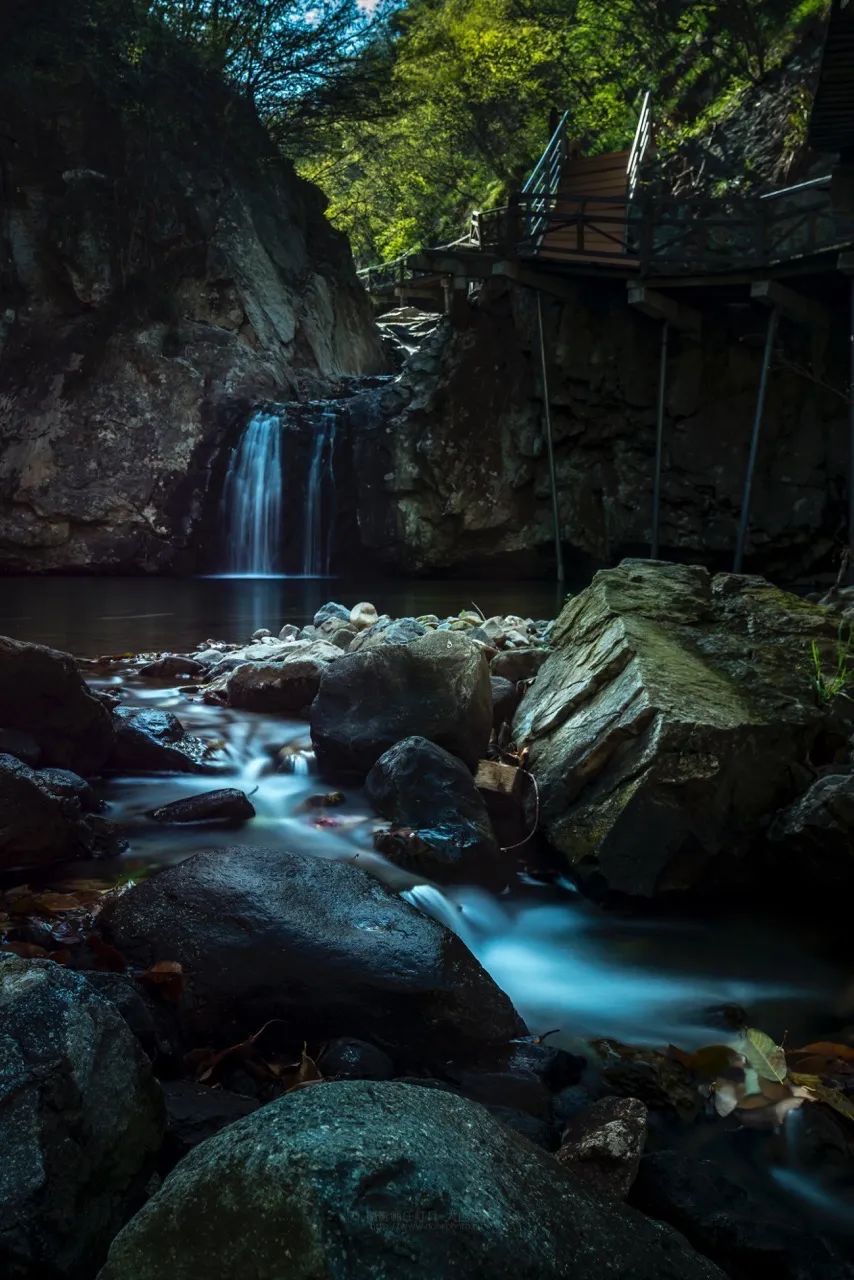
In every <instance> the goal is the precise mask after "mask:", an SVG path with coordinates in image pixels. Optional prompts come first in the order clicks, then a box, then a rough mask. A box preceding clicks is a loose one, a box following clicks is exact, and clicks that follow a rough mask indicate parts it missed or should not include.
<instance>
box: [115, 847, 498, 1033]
mask: <svg viewBox="0 0 854 1280" xmlns="http://www.w3.org/2000/svg"><path fill="white" fill-rule="evenodd" d="M99 925H100V928H101V930H102V932H103V934H104V936H105V937H106V938H107V940H108V941H109V942H111V943H112V944H113V945H114V946H116V947H118V949H119V951H120V952H121V953H122V955H124V956H126V957H127V959H128V960H129V961H130V962H131V963H132V964H135V965H140V966H141V967H142V968H148V967H149V966H150V965H151V964H154V963H155V962H156V961H158V960H172V961H176V960H177V961H178V962H179V963H181V964H182V965H183V966H184V972H185V976H186V980H187V982H186V990H185V995H184V1002H183V1006H182V1010H181V1013H182V1018H183V1023H184V1027H185V1030H186V1033H187V1034H188V1036H189V1037H190V1038H191V1039H193V1040H197V1041H201V1042H202V1043H207V1042H209V1041H211V1040H215V1041H216V1042H217V1043H221V1044H222V1043H225V1044H231V1043H233V1042H234V1040H235V1038H240V1036H241V1035H245V1034H247V1033H251V1032H254V1031H257V1030H258V1028H259V1027H260V1026H261V1025H262V1024H263V1023H264V1022H266V1021H267V1020H268V1019H270V1018H280V1019H282V1020H283V1032H284V1033H285V1034H288V1033H291V1034H292V1036H293V1038H294V1039H295V1040H297V1041H298V1042H300V1043H301V1042H302V1041H303V1040H304V1039H306V1038H312V1037H318V1038H328V1037H335V1036H345V1035H352V1036H357V1037H359V1038H364V1039H367V1040H376V1042H377V1043H378V1044H382V1045H386V1046H389V1045H391V1046H397V1047H398V1048H401V1049H403V1050H405V1051H406V1052H407V1053H415V1054H417V1055H419V1056H431V1055H435V1054H437V1053H442V1052H445V1051H447V1049H448V1048H449V1047H450V1046H453V1045H454V1044H462V1045H473V1044H478V1043H479V1042H481V1041H486V1042H494V1043H498V1042H503V1041H507V1040H510V1039H512V1038H513V1037H514V1036H516V1035H519V1034H520V1033H521V1030H522V1023H521V1021H520V1020H519V1018H518V1016H517V1015H516V1014H515V1012H514V1011H513V1008H512V1006H511V1004H510V1001H509V1000H508V999H507V997H506V996H505V995H504V994H503V993H502V992H501V991H500V990H499V989H498V987H497V986H496V985H495V984H494V982H493V981H492V979H491V978H490V977H489V976H488V975H487V974H486V973H485V972H484V970H483V969H481V967H480V965H479V964H478V962H477V961H476V960H475V958H474V957H473V956H472V955H471V953H470V952H469V951H468V950H467V949H466V947H465V946H464V945H463V943H462V942H460V940H459V939H458V938H457V937H456V936H455V935H454V934H452V933H451V932H450V931H449V930H447V929H446V928H445V927H444V926H443V925H440V924H438V923H437V922H436V921H435V920H432V919H430V918H428V917H427V916H424V915H422V914H421V913H420V912H419V911H417V910H416V909H415V908H414V907H411V906H409V904H408V903H406V902H404V901H403V899H402V898H400V897H399V896H398V895H397V894H395V893H393V892H392V891H391V890H390V889H388V888H386V886H385V885H383V884H381V883H380V882H379V881H378V880H376V879H374V878H373V877H372V876H370V875H368V874H367V872H365V871H362V870H361V869H360V868H358V867H355V866H353V865H351V864H349V863H344V862H336V861H331V860H327V859H324V858H317V857H310V856H306V855H298V854H293V853H287V852H285V851H284V850H281V849H256V848H232V849H218V850H213V851H211V852H208V853H199V854H196V855H195V856H194V857H192V858H189V859H188V860H187V861H186V862H183V863H181V864H180V866H175V867H169V868H167V869H166V870H165V871H162V872H161V873H160V874H159V875H157V876H155V877H152V878H151V879H149V880H146V881H144V882H143V883H141V884H137V885H134V886H133V888H131V889H128V890H127V891H126V892H125V893H124V894H122V896H121V897H120V898H119V899H118V900H117V901H115V902H113V903H111V904H110V905H109V906H107V907H106V908H105V909H104V911H103V912H102V913H101V915H100V917H99Z"/></svg>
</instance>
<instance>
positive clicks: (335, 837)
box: [80, 676, 838, 1048]
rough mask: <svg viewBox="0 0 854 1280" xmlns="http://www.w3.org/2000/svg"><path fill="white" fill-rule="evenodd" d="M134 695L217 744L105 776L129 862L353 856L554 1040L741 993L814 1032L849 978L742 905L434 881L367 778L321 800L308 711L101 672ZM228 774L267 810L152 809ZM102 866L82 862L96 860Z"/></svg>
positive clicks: (634, 1037) (664, 1031)
mask: <svg viewBox="0 0 854 1280" xmlns="http://www.w3.org/2000/svg"><path fill="white" fill-rule="evenodd" d="M105 684H108V685H109V686H111V687H113V688H116V687H119V688H121V690H122V692H123V694H124V699H125V702H126V704H129V705H134V704H135V705H140V706H148V707H155V706H156V707H160V708H163V709H164V710H168V711H171V712H173V713H174V714H175V715H177V716H178V717H179V719H180V720H181V721H182V723H183V724H184V725H185V727H186V729H187V731H188V732H190V733H193V734H195V735H197V736H199V737H200V738H203V739H205V740H206V741H207V742H209V743H213V744H216V749H215V752H214V755H213V761H214V763H215V767H216V773H215V774H214V775H213V776H210V777H207V776H199V775H197V774H190V775H187V774H177V775H174V774H164V775H153V776H152V775H146V776H144V777H137V778H133V777H130V778H129V777H122V778H117V779H115V780H111V781H108V782H107V783H106V784H105V787H104V790H103V795H104V798H105V799H106V800H107V801H108V803H109V805H110V817H111V818H112V819H113V820H114V821H116V822H118V823H119V824H120V826H121V827H122V830H123V832H124V834H125V835H126V837H127V838H128V839H129V841H130V844H131V849H130V853H129V855H128V858H127V863H128V865H129V866H133V865H137V864H139V863H143V864H144V863H146V862H151V861H154V862H174V861H178V860H180V859H182V858H185V857H187V856H189V855H190V854H191V853H193V852H196V851H198V850H200V849H210V848H224V847H227V846H229V845H233V844H256V845H269V846H279V847H282V848H287V849H291V850H293V851H295V852H299V853H306V854H310V855H312V856H315V857H324V858H342V859H346V860H348V861H356V862H357V863H358V865H360V866H363V867H365V868H366V869H368V870H370V871H372V872H373V873H374V874H377V875H380V876H381V877H382V878H383V879H384V880H386V882H387V883H388V884H389V885H390V886H391V887H392V888H394V889H395V890H396V891H398V892H402V893H404V894H405V896H406V897H407V899H408V900H409V901H410V902H412V903H413V905H415V906H417V907H419V908H420V909H421V910H423V911H425V913H427V914H430V915H433V916H435V917H436V918H438V919H439V920H441V921H442V922H443V923H445V924H447V925H448V926H449V927H450V928H451V929H453V930H454V932H456V933H457V934H459V936H460V937H461V938H462V939H463V941H464V942H465V943H466V944H467V945H468V946H469V947H470V949H471V950H472V951H473V952H474V954H475V955H476V956H477V957H478V958H479V960H480V961H481V963H482V964H483V966H484V968H485V969H487V970H488V971H489V973H491V974H492V976H493V977H494V979H495V980H496V982H497V983H498V984H499V986H501V987H502V988H503V989H504V990H505V991H506V992H507V993H508V994H509V995H510V997H511V999H512V1000H513V1003H514V1004H515V1005H516V1007H517V1008H518V1009H519V1011H520V1013H521V1014H522V1016H523V1018H524V1019H525V1021H526V1022H527V1023H528V1025H529V1027H530V1029H531V1031H533V1032H535V1033H538V1034H541V1033H543V1032H545V1031H550V1030H553V1029H557V1030H558V1031H559V1032H560V1034H559V1036H558V1037H557V1041H558V1042H559V1043H560V1042H562V1043H565V1044H568V1045H573V1044H574V1043H575V1042H577V1041H578V1040H584V1039H588V1038H591V1037H598V1036H610V1037H615V1038H617V1039H620V1040H625V1041H629V1042H635V1043H646V1044H653V1045H663V1044H667V1043H668V1042H674V1043H676V1044H679V1045H682V1046H684V1047H686V1048H690V1047H693V1046H696V1045H701V1044H707V1043H709V1042H710V1041H714V1040H719V1039H720V1038H721V1036H722V1034H725V1033H722V1031H721V1027H720V1024H719V1023H716V1021H715V1014H714V1011H715V1009H716V1008H718V1007H719V1006H723V1005H731V1004H738V1005H741V1006H743V1007H745V1008H746V1009H747V1010H748V1012H749V1014H750V1016H751V1018H752V1019H753V1020H754V1021H756V1022H758V1024H759V1025H761V1026H763V1027H764V1028H766V1029H767V1030H768V1031H769V1032H770V1033H771V1034H772V1035H778V1036H781V1035H782V1034H783V1033H784V1031H786V1030H788V1031H789V1034H790V1035H791V1036H797V1035H798V1034H799V1032H800V1030H801V1029H803V1031H804V1033H805V1034H806V1033H807V1032H808V1031H809V1030H810V1028H811V1027H812V1025H813V1022H812V1020H813V1018H814V1017H815V1016H816V1015H817V1014H819V1013H820V1012H822V1011H823V1010H824V1009H825V1008H826V1006H827V1003H828V1000H829V998H830V995H831V993H832V992H833V990H834V988H835V987H836V986H837V985H838V982H837V979H836V977H835V975H834V974H833V973H832V972H831V971H830V969H829V968H828V967H826V966H825V965H823V964H822V963H820V962H819V961H816V960H814V959H811V958H810V957H809V955H808V954H807V953H806V952H804V951H802V950H800V949H799V948H798V946H797V945H796V943H795V942H794V941H793V939H792V938H791V937H790V936H782V937H781V936H779V935H776V934H775V932H774V930H773V929H772V928H771V927H768V928H764V927H763V926H762V924H761V923H760V922H757V921H756V920H755V919H751V920H749V921H745V920H740V919H739V918H738V916H737V913H733V916H732V917H731V918H729V919H726V920H718V921H716V922H715V923H714V924H712V923H708V922H704V921H687V922H685V921H678V922H677V921H673V920H659V919H654V918H638V917H637V916H617V915H614V914H613V913H606V912H605V911H603V910H602V909H600V908H599V907H597V906H595V905H594V904H592V903H590V902H588V901H587V900H586V899H584V898H583V897H581V896H580V895H579V894H578V893H577V892H576V891H575V890H574V889H573V887H572V885H571V884H569V883H568V882H566V881H560V880H559V881H558V882H554V881H550V882H549V883H544V882H542V881H539V880H536V879H533V878H531V877H530V876H527V875H524V874H520V875H519V876H518V877H517V880H516V882H515V883H514V885H513V886H512V888H511V889H510V890H508V891H506V892H505V893H504V894H502V895H500V896H496V895H494V894H491V893H488V892H486V891H484V890H482V889H480V888H478V887H477V886H470V887H452V888H439V887H438V886H436V885H432V884H425V883H423V882H419V880H418V879H417V877H415V876H413V875H411V874H410V873H408V872H406V871H403V870H401V869H400V868H398V867H395V866H392V865H391V864H389V863H388V862H386V861H385V859H383V858H382V857H381V856H380V855H378V854H377V853H376V852H374V850H373V833H374V831H375V830H377V829H378V828H379V827H381V826H384V825H386V824H385V823H383V822H382V821H381V820H380V819H378V818H377V817H376V816H375V815H374V814H373V812H372V810H371V808H370V805H369V804H368V802H367V800H366V798H365V796H364V794H363V792H362V790H361V788H358V787H352V788H342V792H343V795H344V798H345V802H344V804H342V805H340V806H314V805H312V804H310V803H309V797H311V796H317V795H318V794H323V793H325V792H327V791H328V790H329V787H328V785H327V784H325V783H324V782H323V781H322V780H321V779H320V778H319V777H318V776H317V774H316V772H315V764H314V756H313V753H312V749H311V741H310V738H309V735H308V726H307V725H306V723H305V721H299V720H290V719H285V718H283V717H273V716H264V715H260V714H252V713H247V712H242V711H234V710H230V709H227V708H221V707H214V706H208V705H205V704H204V703H201V702H199V701H197V700H194V699H193V698H191V697H189V696H187V695H185V694H183V693H181V692H180V691H179V690H177V689H164V688H162V687H160V688H157V689H155V688H152V687H151V686H150V685H146V684H143V683H142V682H139V681H138V680H137V679H135V678H134V677H132V676H131V677H130V678H125V677H123V676H116V677H114V678H113V679H112V680H111V681H107V682H105ZM221 786H234V787H239V788H240V789H242V790H244V791H245V792H246V793H247V794H248V795H250V797H251V799H252V803H253V805H254V806H255V808H256V810H257V817H255V818H254V819H253V820H252V821H250V822H248V823H244V824H241V825H239V826H237V827H213V828H210V829H207V830H205V829H200V828H199V827H192V826H189V827H183V828H182V827H179V826H173V827H164V826H161V825H159V824H158V823H156V822H153V821H152V820H151V818H150V816H149V815H150V811H151V810H152V809H155V808H157V807H159V806H160V805H163V804H167V803H169V802H170V801H172V800H176V799H178V798H180V797H183V796H188V795H192V794H195V793H197V792H200V791H204V790H207V789H213V788H215V787H221ZM93 870H94V868H93V867H91V866H90V867H88V868H84V867H81V868H80V874H84V875H85V874H92V873H93Z"/></svg>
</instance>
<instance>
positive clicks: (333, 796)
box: [306, 791, 345, 809]
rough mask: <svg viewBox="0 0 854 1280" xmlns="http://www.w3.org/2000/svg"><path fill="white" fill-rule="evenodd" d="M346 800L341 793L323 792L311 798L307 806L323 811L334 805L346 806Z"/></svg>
mask: <svg viewBox="0 0 854 1280" xmlns="http://www.w3.org/2000/svg"><path fill="white" fill-rule="evenodd" d="M344 802H345V798H344V796H343V794H342V793H341V792H340V791H323V792H321V793H320V794H319V795H316V796H309V797H308V799H307V800H306V804H307V805H309V806H310V807H311V808H312V809H323V808H328V807H330V806H333V805H339V804H344Z"/></svg>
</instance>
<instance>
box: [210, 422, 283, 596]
mask: <svg viewBox="0 0 854 1280" xmlns="http://www.w3.org/2000/svg"><path fill="white" fill-rule="evenodd" d="M283 489H284V475H283V468H282V421H281V418H280V417H279V415H278V414H275V413H267V412H264V411H263V410H260V409H259V410H257V411H256V412H255V413H254V414H253V415H252V417H251V418H250V420H249V423H248V425H247V427H246V430H245V431H244V433H243V436H242V438H241V440H240V443H239V444H238V445H237V446H236V447H235V449H234V451H233V453H232V455H231V460H230V463H229V468H228V474H227V476H226V480H225V488H224V490H223V496H222V506H223V514H224V518H225V526H226V534H227V538H228V543H227V546H228V568H229V571H230V572H231V573H235V574H245V575H247V576H257V577H265V576H268V575H270V574H275V573H276V572H279V571H280V567H281V563H282V545H281V544H282V516H283V501H282V499H283Z"/></svg>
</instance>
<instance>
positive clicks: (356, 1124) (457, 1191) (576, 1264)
mask: <svg viewBox="0 0 854 1280" xmlns="http://www.w3.org/2000/svg"><path fill="white" fill-rule="evenodd" d="M211 1206H215V1211H212V1208H211ZM250 1271H251V1274H252V1275H253V1276H254V1277H256V1280H299V1278H300V1277H307V1276H320V1275H323V1276H331V1275H334V1276H335V1277H336V1280H362V1278H363V1277H365V1276H369V1275H370V1276H376V1277H386V1278H388V1280H416V1278H417V1280H423V1278H424V1277H434V1276H435V1277H438V1276H448V1277H450V1276H453V1277H454V1278H455V1280H506V1277H508V1276H513V1277H517V1278H518V1280H601V1278H602V1277H603V1276H606V1275H608V1276H611V1275H613V1276H615V1277H616V1276H617V1275H620V1276H629V1275H631V1276H632V1278H633V1280H722V1277H721V1273H720V1272H719V1271H718V1270H717V1268H716V1267H715V1266H714V1265H713V1264H712V1263H710V1262H709V1261H707V1260H706V1259H705V1258H701V1257H699V1255H697V1254H695V1253H693V1252H692V1250H691V1249H690V1248H689V1246H688V1245H687V1244H686V1242H685V1241H684V1240H683V1239H682V1238H681V1237H680V1236H678V1235H676V1234H675V1233H674V1232H673V1231H671V1230H670V1229H669V1228H667V1227H664V1226H662V1225H661V1224H659V1223H655V1222H649V1221H647V1220H646V1219H644V1218H643V1217H641V1216H640V1214H637V1213H635V1212H634V1211H632V1210H631V1209H627V1208H625V1207H624V1206H621V1205H620V1206H618V1205H616V1204H608V1203H607V1202H605V1201H602V1200H599V1199H597V1198H595V1197H592V1196H589V1195H588V1194H587V1192H586V1191H585V1189H584V1186H583V1184H582V1183H581V1182H580V1181H578V1180H577V1179H575V1178H573V1177H571V1176H570V1175H569V1174H567V1173H565V1172H564V1171H563V1170H562V1169H561V1168H560V1166H559V1165H558V1164H557V1162H556V1161H555V1160H554V1158H553V1157H551V1156H549V1155H547V1154H546V1153H545V1152H542V1151H539V1150H537V1149H536V1148H535V1147H533V1146H531V1145H530V1143H528V1142H526V1141H525V1140H524V1139H521V1138H519V1137H517V1136H516V1135H514V1134H512V1133H510V1132H509V1131H508V1130H507V1129H506V1128H504V1126H502V1125H501V1124H499V1123H498V1122H497V1121H496V1120H495V1119H493V1117H492V1116H490V1115H489V1113H488V1112H487V1111H485V1110H484V1109H483V1108H482V1107H479V1106H477V1104H475V1103H471V1102H467V1101H465V1100H464V1099H462V1098H457V1097H454V1096H453V1095H452V1094H449V1093H446V1092H444V1091H442V1090H439V1089H425V1088H419V1087H417V1086H415V1085H411V1084H402V1083H399V1082H384V1083H376V1082H365V1081H342V1082H338V1083H334V1084H333V1083H330V1084H321V1085H316V1086H313V1087H312V1088H310V1089H302V1090H298V1091H296V1092H294V1093H291V1094H288V1095H286V1096H285V1097H283V1098H280V1099H279V1100H277V1101H276V1102H273V1103H270V1104H269V1105H268V1106H266V1107H262V1108H261V1110H260V1111H256V1112H255V1113H254V1114H253V1115H251V1116H248V1117H247V1118H246V1119H244V1120H239V1121H237V1123H236V1124H233V1125H230V1126H229V1128H227V1129H225V1130H223V1131H222V1132H221V1133H219V1134H217V1135H216V1137H214V1138H212V1139H211V1140H210V1141H209V1142H207V1143H205V1144H204V1145H202V1146H200V1147H197V1148H196V1149H195V1150H194V1151H192V1152H191V1153H190V1154H189V1155H188V1156H187V1157H186V1158H185V1159H184V1160H183V1161H182V1162H181V1164H180V1165H179V1166H178V1167H177V1168H176V1169H175V1170H174V1172H173V1173H172V1174H171V1175H170V1176H169V1178H167V1180H166V1181H165V1183H164V1184H163V1186H162V1187H161V1188H160V1190H159V1191H158V1192H157V1193H156V1194H155V1196H154V1197H153V1198H152V1199H151V1200H150V1201H149V1202H148V1204H147V1205H146V1206H145V1208H144V1209H143V1210H142V1211H141V1212H140V1213H139V1214H138V1215H137V1216H136V1217H135V1218H134V1219H133V1221H132V1222H130V1223H129V1224H128V1226H127V1227H126V1228H125V1230H124V1231H122V1232H121V1234H120V1235H119V1236H118V1237H117V1239H116V1240H115V1242H114V1244H113V1247H112V1249H111V1251H110V1256H109V1259H108V1261H107V1265H106V1266H105V1267H104V1269H103V1270H102V1272H101V1274H100V1277H99V1280H127V1277H130V1276H132V1277H133V1280H161V1278H162V1276H163V1275H164V1274H168V1275H169V1276H170V1280H208V1277H210V1276H211V1275H229V1276H238V1275H244V1274H248V1273H249V1272H250Z"/></svg>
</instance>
